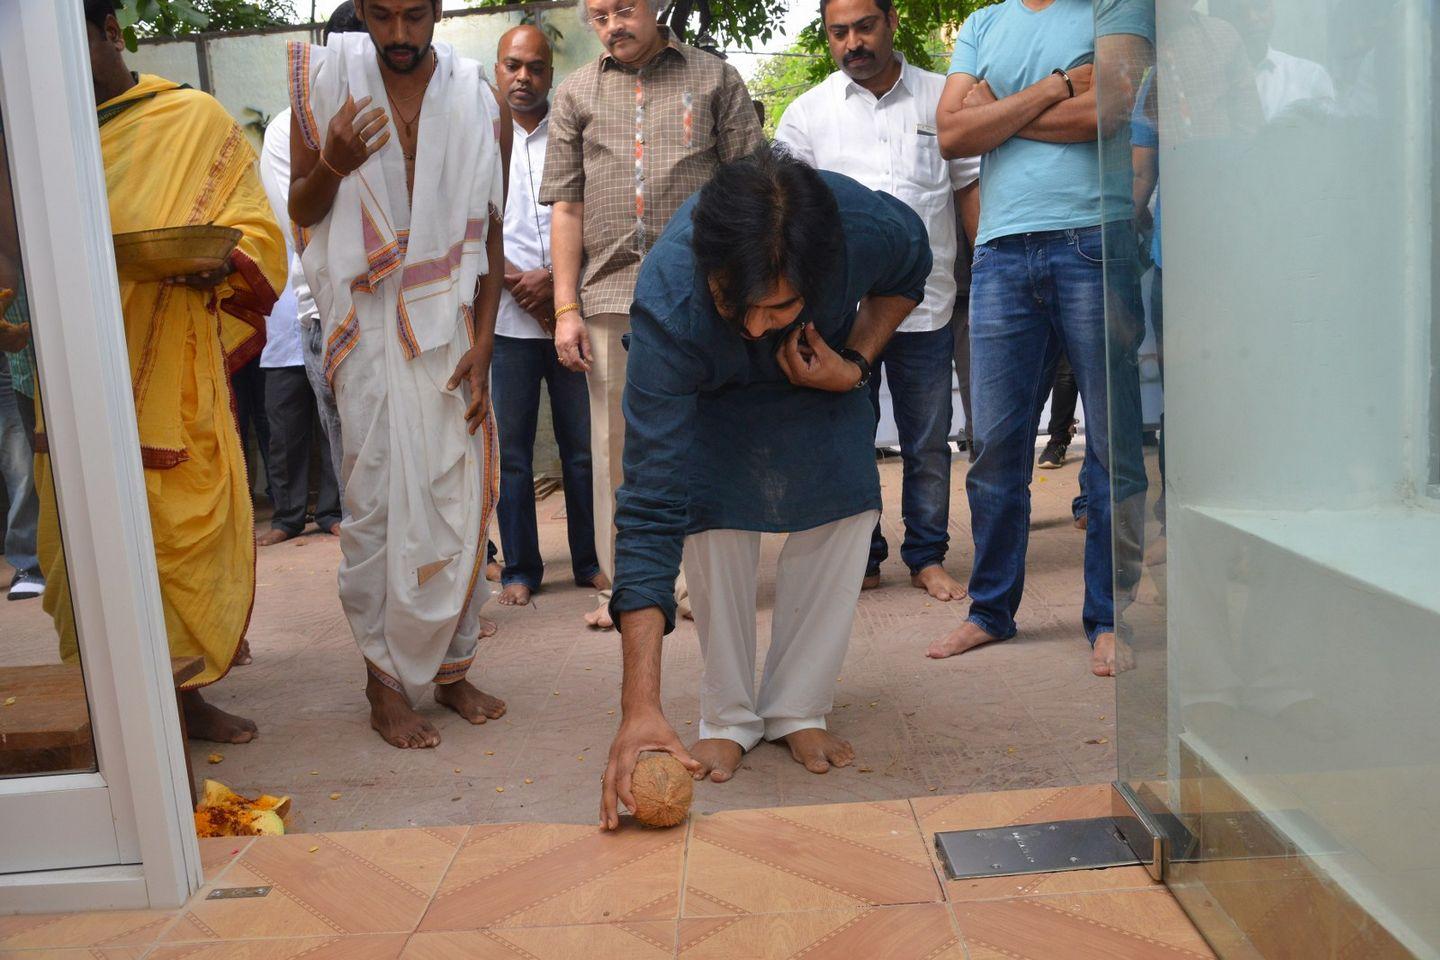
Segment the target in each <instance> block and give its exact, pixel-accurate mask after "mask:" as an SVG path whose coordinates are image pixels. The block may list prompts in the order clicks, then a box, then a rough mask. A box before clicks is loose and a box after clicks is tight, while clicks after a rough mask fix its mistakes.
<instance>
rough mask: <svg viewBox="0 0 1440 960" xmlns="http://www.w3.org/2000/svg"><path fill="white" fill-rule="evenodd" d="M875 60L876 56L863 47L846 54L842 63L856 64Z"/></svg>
mask: <svg viewBox="0 0 1440 960" xmlns="http://www.w3.org/2000/svg"><path fill="white" fill-rule="evenodd" d="M874 58H875V54H873V53H871V52H870V51H869V50H867V49H865V48H864V47H861V48H860V49H859V50H851V51H850V52H849V53H847V54H845V59H844V60H843V61H842V62H843V63H855V62H856V61H859V60H873V59H874Z"/></svg>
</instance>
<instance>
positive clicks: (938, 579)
mask: <svg viewBox="0 0 1440 960" xmlns="http://www.w3.org/2000/svg"><path fill="white" fill-rule="evenodd" d="M910 585H911V586H912V587H919V588H920V589H921V590H924V591H925V592H926V593H928V594H930V596H932V597H934V598H935V599H936V600H945V601H950V600H964V599H965V588H964V587H962V586H961V585H960V581H959V580H956V579H955V578H954V577H952V576H950V574H948V573H946V572H945V568H944V567H942V566H940V564H938V563H934V564H931V565H930V566H928V567H925V568H924V569H922V570H921V571H920V572H919V573H915V574H911V575H910Z"/></svg>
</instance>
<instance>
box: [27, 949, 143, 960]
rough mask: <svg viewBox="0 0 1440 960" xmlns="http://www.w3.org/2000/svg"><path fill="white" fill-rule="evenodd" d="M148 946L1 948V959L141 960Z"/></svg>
mask: <svg viewBox="0 0 1440 960" xmlns="http://www.w3.org/2000/svg"><path fill="white" fill-rule="evenodd" d="M146 949H147V948H146V947H81V948H79V949H63V948H59V949H49V950H15V951H11V950H0V960H140V958H141V957H143V956H144V955H145V950H146Z"/></svg>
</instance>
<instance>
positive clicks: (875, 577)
mask: <svg viewBox="0 0 1440 960" xmlns="http://www.w3.org/2000/svg"><path fill="white" fill-rule="evenodd" d="M879 586H880V574H879V572H876V573H867V574H865V579H864V580H861V581H860V589H861V590H875V589H878V588H879Z"/></svg>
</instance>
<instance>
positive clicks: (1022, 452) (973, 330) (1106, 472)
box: [965, 224, 1145, 644]
mask: <svg viewBox="0 0 1440 960" xmlns="http://www.w3.org/2000/svg"><path fill="white" fill-rule="evenodd" d="M1105 230H1106V231H1107V233H1106V236H1105V237H1104V238H1103V241H1104V242H1103V244H1102V229H1101V228H1100V227H1090V228H1086V229H1080V230H1058V231H1050V232H1044V233H1030V234H1017V235H1014V236H1009V237H1001V238H999V239H996V240H992V241H990V242H989V243H986V244H983V245H981V246H980V247H978V248H976V251H975V260H974V268H973V269H974V273H973V277H974V279H973V281H972V286H971V292H970V376H971V383H970V390H971V403H972V405H973V407H974V412H975V429H974V431H973V432H972V434H971V437H972V442H973V443H974V444H975V449H976V458H975V463H974V465H972V466H971V468H970V473H969V475H968V477H967V478H966V482H965V489H966V492H967V494H968V495H969V499H970V520H971V529H972V531H973V533H974V538H975V561H974V567H973V568H972V570H971V574H970V597H971V606H970V617H969V619H970V621H971V622H972V623H974V624H976V625H978V626H979V627H980V628H981V629H983V630H984V631H985V632H986V633H988V634H990V635H991V636H993V637H997V638H1002V639H1004V638H1009V637H1012V636H1014V635H1015V632H1016V627H1015V614H1016V612H1017V611H1018V610H1019V609H1020V599H1021V596H1022V594H1023V592H1024V587H1025V552H1026V548H1027V546H1028V543H1029V532H1030V481H1031V476H1032V474H1033V472H1034V465H1035V436H1036V432H1037V430H1038V429H1039V420H1040V411H1041V408H1042V407H1043V405H1044V401H1045V392H1046V391H1047V390H1048V389H1049V387H1050V382H1051V379H1052V378H1053V376H1054V370H1055V366H1056V364H1057V363H1058V361H1059V357H1060V354H1061V352H1062V351H1063V352H1064V353H1065V354H1066V355H1068V356H1069V358H1070V365H1071V367H1072V368H1073V369H1074V371H1075V380H1076V382H1077V384H1078V385H1079V388H1080V398H1081V401H1082V402H1083V403H1084V404H1085V431H1086V432H1085V462H1084V465H1083V466H1082V467H1081V468H1080V486H1081V489H1082V490H1083V491H1084V492H1085V493H1086V494H1087V495H1088V496H1087V497H1086V502H1085V504H1084V509H1085V511H1086V517H1087V526H1086V531H1085V564H1084V569H1085V605H1084V610H1083V614H1082V616H1083V620H1084V627H1085V635H1086V637H1087V638H1088V639H1089V640H1090V642H1091V643H1092V644H1093V643H1094V642H1095V637H1096V636H1097V635H1098V634H1100V633H1106V632H1109V631H1112V630H1114V628H1115V583H1114V580H1115V577H1114V561H1113V553H1112V547H1111V497H1112V494H1113V495H1114V496H1115V497H1116V499H1125V498H1127V497H1131V496H1133V492H1134V491H1132V490H1128V489H1127V490H1123V491H1122V490H1121V489H1119V487H1120V485H1121V484H1124V485H1126V486H1127V487H1133V486H1134V485H1135V484H1136V483H1138V484H1139V490H1140V491H1141V492H1142V493H1143V491H1144V484H1145V474H1144V469H1143V463H1142V461H1141V459H1140V456H1141V450H1140V433H1139V430H1138V429H1136V430H1134V431H1131V430H1129V429H1126V430H1125V431H1123V436H1124V443H1123V448H1124V449H1123V450H1120V449H1117V450H1116V451H1115V454H1116V456H1117V458H1118V459H1117V467H1118V469H1117V476H1118V477H1120V478H1122V479H1120V480H1118V481H1117V488H1116V489H1115V490H1114V491H1112V490H1111V471H1110V461H1111V448H1110V436H1111V430H1110V426H1111V400H1112V399H1113V400H1114V401H1115V402H1116V403H1117V404H1118V406H1119V408H1120V410H1122V411H1132V412H1136V413H1138V410H1139V405H1140V381H1139V375H1138V364H1137V361H1136V360H1135V359H1134V357H1135V354H1136V352H1137V351H1138V348H1139V340H1138V339H1136V338H1135V337H1134V336H1133V335H1131V334H1129V333H1125V334H1124V335H1123V336H1116V337H1112V338H1111V339H1112V343H1113V344H1114V346H1113V348H1112V349H1113V350H1114V351H1115V353H1116V363H1115V367H1114V368H1115V374H1114V376H1113V378H1112V379H1113V386H1110V385H1107V375H1106V342H1107V328H1106V298H1107V284H1106V282H1105V267H1106V261H1105V259H1104V257H1105V253H1106V251H1105V250H1104V249H1103V246H1104V245H1106V244H1108V245H1109V251H1108V252H1109V254H1110V256H1111V258H1112V259H1111V261H1110V267H1111V271H1112V277H1111V283H1110V284H1109V290H1110V293H1109V297H1110V299H1111V301H1112V309H1114V310H1116V311H1123V312H1124V313H1126V314H1127V315H1134V314H1135V313H1136V312H1138V306H1139V296H1140V294H1139V283H1138V278H1137V277H1136V275H1135V270H1134V263H1135V259H1134V246H1135V240H1134V231H1133V229H1132V228H1131V227H1130V225H1129V224H1115V225H1113V226H1110V227H1106V228H1105ZM1127 354H1128V358H1129V359H1128V361H1127ZM1124 415H1125V417H1130V416H1131V413H1129V412H1127V413H1125V414H1124ZM1131 433H1133V437H1131V436H1130V434H1131ZM1131 461H1133V462H1131ZM1141 499H1142V500H1143V497H1142V498H1141ZM1132 527H1133V524H1131V523H1127V524H1126V534H1125V535H1126V536H1127V537H1129V536H1133V535H1134V534H1135V531H1134V530H1133V529H1132ZM1128 555H1129V554H1128V552H1127V556H1128Z"/></svg>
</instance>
